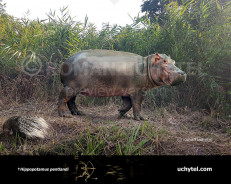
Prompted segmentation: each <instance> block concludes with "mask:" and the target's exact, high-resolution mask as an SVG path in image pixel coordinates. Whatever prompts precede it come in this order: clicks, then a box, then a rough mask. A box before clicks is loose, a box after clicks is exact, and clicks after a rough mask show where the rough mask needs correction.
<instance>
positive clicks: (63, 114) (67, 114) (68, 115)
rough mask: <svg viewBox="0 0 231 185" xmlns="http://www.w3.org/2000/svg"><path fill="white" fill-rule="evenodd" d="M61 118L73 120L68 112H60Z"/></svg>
mask: <svg viewBox="0 0 231 185" xmlns="http://www.w3.org/2000/svg"><path fill="white" fill-rule="evenodd" d="M59 116H60V117H65V118H71V115H70V114H69V113H67V112H59Z"/></svg>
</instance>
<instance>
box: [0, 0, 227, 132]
mask: <svg viewBox="0 0 231 185" xmlns="http://www.w3.org/2000/svg"><path fill="white" fill-rule="evenodd" d="M141 11H142V12H144V13H145V15H144V16H139V15H137V17H135V18H132V19H133V24H131V25H127V26H125V27H122V26H119V25H110V23H108V24H105V25H103V28H102V29H101V30H97V28H96V26H95V25H94V23H91V22H89V20H88V17H87V16H86V18H85V20H83V21H81V20H76V18H74V17H72V16H71V14H70V13H69V12H68V7H63V8H60V12H61V16H56V12H55V11H51V12H49V13H48V14H47V19H46V20H30V19H28V18H27V17H24V18H20V19H18V18H15V17H13V16H11V15H9V14H7V12H6V11H5V4H4V2H3V1H2V0H1V1H0V105H2V106H4V105H5V104H11V103H24V102H28V101H32V100H33V101H41V100H42V101H48V102H56V101H57V97H58V94H59V92H60V89H61V88H62V85H61V83H60V79H59V70H60V65H61V64H62V63H63V62H64V61H65V60H66V59H67V58H68V57H70V56H71V55H72V54H74V53H76V52H78V51H80V50H85V49H107V50H116V51H126V52H132V53H136V54H139V55H142V56H147V55H149V54H153V53H156V52H158V53H165V54H167V55H170V56H171V58H173V59H174V60H175V61H176V65H177V66H178V67H179V68H181V69H182V70H184V71H185V72H186V73H187V75H188V76H187V81H186V83H184V84H182V85H180V86H177V87H161V88H158V89H153V90H151V91H149V92H148V94H147V97H146V100H145V101H146V103H145V106H146V108H148V109H150V110H154V109H156V108H164V107H170V106H171V105H175V106H176V107H181V108H182V107H183V108H185V107H187V108H190V109H191V110H206V111H207V112H208V113H209V114H210V115H211V116H212V117H216V118H222V119H223V118H224V119H230V112H231V2H230V1H228V0H144V1H143V4H142V6H141ZM78 101H79V102H80V104H81V105H89V104H91V105H106V104H108V103H110V102H114V103H118V102H119V100H118V99H117V98H116V97H112V98H91V97H80V98H79V100H78ZM134 132H135V131H134ZM229 132H230V131H229Z"/></svg>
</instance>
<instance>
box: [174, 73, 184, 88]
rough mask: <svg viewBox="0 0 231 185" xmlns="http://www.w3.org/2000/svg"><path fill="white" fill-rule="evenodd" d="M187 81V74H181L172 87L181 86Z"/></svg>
mask: <svg viewBox="0 0 231 185" xmlns="http://www.w3.org/2000/svg"><path fill="white" fill-rule="evenodd" d="M185 80H186V74H185V73H182V74H179V75H178V77H177V78H176V79H174V80H173V81H172V83H171V86H175V85H179V84H181V83H183V82H185Z"/></svg>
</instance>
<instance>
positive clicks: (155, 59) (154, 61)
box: [153, 53, 161, 64]
mask: <svg viewBox="0 0 231 185" xmlns="http://www.w3.org/2000/svg"><path fill="white" fill-rule="evenodd" d="M160 58H161V57H160V55H159V54H158V53H156V54H155V55H154V58H153V64H156V63H158V62H159V60H160Z"/></svg>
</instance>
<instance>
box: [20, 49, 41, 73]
mask: <svg viewBox="0 0 231 185" xmlns="http://www.w3.org/2000/svg"><path fill="white" fill-rule="evenodd" d="M21 68H22V71H23V72H24V73H25V74H27V75H29V76H31V77H32V76H34V75H37V74H38V73H39V72H40V71H41V69H42V62H41V60H40V58H39V57H38V56H36V54H35V53H34V52H33V53H32V54H31V55H29V56H27V57H26V58H24V59H23V60H22V62H21Z"/></svg>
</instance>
